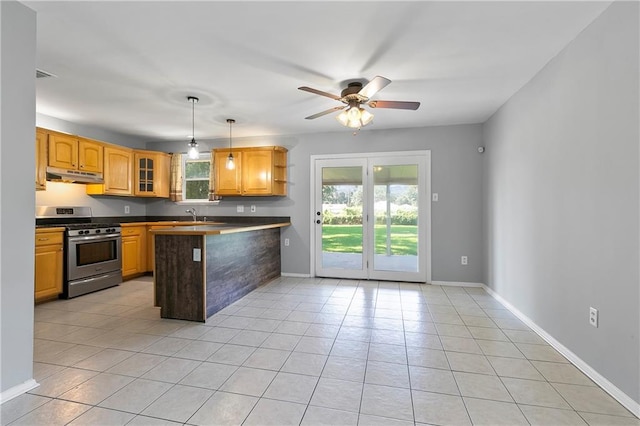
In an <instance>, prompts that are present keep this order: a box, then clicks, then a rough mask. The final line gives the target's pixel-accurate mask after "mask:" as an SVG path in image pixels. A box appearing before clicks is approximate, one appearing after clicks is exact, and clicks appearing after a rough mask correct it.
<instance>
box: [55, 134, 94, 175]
mask: <svg viewBox="0 0 640 426" xmlns="http://www.w3.org/2000/svg"><path fill="white" fill-rule="evenodd" d="M48 157H49V166H50V167H59V168H63V169H69V170H80V171H84V172H96V173H102V171H103V145H102V143H100V142H98V141H93V140H90V139H85V138H81V137H78V136H74V135H66V134H63V133H55V132H50V133H49V156H48Z"/></svg>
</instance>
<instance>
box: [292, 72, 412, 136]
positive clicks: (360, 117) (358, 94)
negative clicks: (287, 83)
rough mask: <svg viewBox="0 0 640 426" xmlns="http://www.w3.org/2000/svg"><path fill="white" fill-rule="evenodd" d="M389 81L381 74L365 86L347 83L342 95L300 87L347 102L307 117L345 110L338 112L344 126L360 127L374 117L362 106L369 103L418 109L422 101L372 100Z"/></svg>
mask: <svg viewBox="0 0 640 426" xmlns="http://www.w3.org/2000/svg"><path fill="white" fill-rule="evenodd" d="M389 83H391V80H389V79H388V78H384V77H381V76H379V75H378V76H376V77H374V78H373V79H372V80H371V81H369V82H368V83H367V84H366V85H364V86H362V83H361V82H359V81H354V82H352V83H349V84H348V85H347V87H346V88H345V89H344V90H343V91H342V92H341V93H340V96H338V95H334V94H332V93H327V92H323V91H322V90H318V89H313V88H311V87H307V86H302V87H298V89H300V90H303V91H305V92H309V93H314V94H316V95H320V96H326V97H328V98H331V99H334V100H336V101H340V102H342V103H343V104H345V105H342V106H337V107H333V108H330V109H328V110H326V111H322V112H319V113H317V114H313V115H310V116H308V117H305V118H306V119H307V120H313V119H315V118H318V117H322V116H323V115H327V114H331V113H332V112H334V111H340V110H343V111H342V112H341V113H340V114H338V116H337V117H336V119H337V120H338V121H339V122H340V123H341V124H342V125H343V126H347V127H351V128H354V129H359V128H360V127H362V126H366V125H367V124H369V123H370V122H371V120H372V119H373V114H371V113H370V112H369V111H367V110H366V109H364V108H362V105H368V106H369V107H371V108H393V109H411V110H416V109H418V107H419V106H420V102H407V101H378V100H371V97H372V96H373V95H375V94H376V93H378V91H380V90H382V89H384V88H385V87H386V86H387V85H388V84H389Z"/></svg>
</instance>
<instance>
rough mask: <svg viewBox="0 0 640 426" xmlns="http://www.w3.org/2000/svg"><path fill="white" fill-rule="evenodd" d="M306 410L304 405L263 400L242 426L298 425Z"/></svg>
mask: <svg viewBox="0 0 640 426" xmlns="http://www.w3.org/2000/svg"><path fill="white" fill-rule="evenodd" d="M306 408H307V406H306V405H304V404H296V403H293V402H285V401H275V400H272V399H265V398H263V399H261V400H260V401H258V403H257V404H256V406H255V407H254V408H253V410H252V411H251V414H249V417H247V420H245V421H244V423H243V426H251V425H256V426H258V425H260V426H262V425H264V426H269V425H273V426H286V425H299V424H300V422H301V420H302V416H304V412H305V409H306Z"/></svg>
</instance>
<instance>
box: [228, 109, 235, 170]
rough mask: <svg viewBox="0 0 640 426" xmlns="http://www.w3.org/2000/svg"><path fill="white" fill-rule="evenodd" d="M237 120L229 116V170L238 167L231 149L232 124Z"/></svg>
mask: <svg viewBox="0 0 640 426" xmlns="http://www.w3.org/2000/svg"><path fill="white" fill-rule="evenodd" d="M235 122H236V120H234V119H233V118H227V123H229V156H228V157H227V170H233V169H235V168H236V162H235V160H234V158H233V152H232V151H231V125H232V124H233V123H235Z"/></svg>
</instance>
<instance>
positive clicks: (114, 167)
mask: <svg viewBox="0 0 640 426" xmlns="http://www.w3.org/2000/svg"><path fill="white" fill-rule="evenodd" d="M86 191H87V194H89V195H133V150H132V149H129V148H124V147H119V146H115V145H107V146H105V147H104V183H95V184H94V183H92V184H88V185H86Z"/></svg>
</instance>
